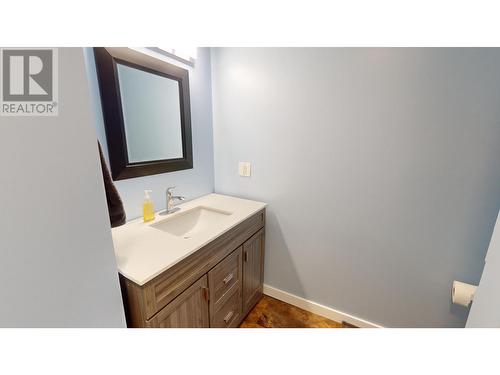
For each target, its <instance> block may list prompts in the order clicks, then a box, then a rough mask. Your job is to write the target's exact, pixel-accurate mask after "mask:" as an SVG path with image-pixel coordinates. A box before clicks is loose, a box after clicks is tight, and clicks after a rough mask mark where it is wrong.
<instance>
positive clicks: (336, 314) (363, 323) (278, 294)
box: [264, 284, 383, 328]
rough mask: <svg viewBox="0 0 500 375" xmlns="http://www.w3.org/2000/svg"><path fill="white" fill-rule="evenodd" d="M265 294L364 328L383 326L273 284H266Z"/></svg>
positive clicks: (337, 320)
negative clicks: (274, 286) (278, 287)
mask: <svg viewBox="0 0 500 375" xmlns="http://www.w3.org/2000/svg"><path fill="white" fill-rule="evenodd" d="M264 294H266V295H268V296H270V297H273V298H276V299H279V300H280V301H283V302H286V303H289V304H290V305H294V306H297V307H299V308H301V309H303V310H306V311H309V312H312V313H314V314H318V315H321V316H324V317H325V318H328V319H331V320H335V321H336V322H339V323H341V322H342V321H345V322H347V323H351V324H354V325H355V326H357V327H362V328H383V327H382V326H381V325H379V324H376V323H373V322H369V321H367V320H364V319H361V318H357V317H355V316H353V315H350V314H346V313H344V312H342V311H339V310H335V309H332V308H331V307H328V306H324V305H320V304H319V303H316V302H313V301H309V300H307V299H305V298H302V297H298V296H296V295H294V294H291V293H288V292H285V291H283V290H281V289H277V288H273V287H272V286H269V285H266V284H264Z"/></svg>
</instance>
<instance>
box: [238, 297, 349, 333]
mask: <svg viewBox="0 0 500 375" xmlns="http://www.w3.org/2000/svg"><path fill="white" fill-rule="evenodd" d="M240 328H342V324H341V323H337V322H335V321H333V320H330V319H327V318H323V317H322V316H320V315H316V314H313V313H311V312H309V311H305V310H302V309H300V308H298V307H296V306H293V305H290V304H288V303H286V302H283V301H280V300H277V299H275V298H272V297H269V296H266V295H264V296H263V297H262V298H261V300H260V301H259V303H257V305H256V306H255V307H254V308H253V310H252V311H250V313H249V314H248V316H247V317H246V318H245V320H244V321H243V323H241V325H240Z"/></svg>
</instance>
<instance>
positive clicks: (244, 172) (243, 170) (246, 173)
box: [238, 161, 252, 177]
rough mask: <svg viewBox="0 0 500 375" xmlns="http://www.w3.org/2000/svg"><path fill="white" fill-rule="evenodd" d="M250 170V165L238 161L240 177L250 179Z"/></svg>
mask: <svg viewBox="0 0 500 375" xmlns="http://www.w3.org/2000/svg"><path fill="white" fill-rule="evenodd" d="M251 168H252V165H251V164H250V163H249V162H247V161H240V163H239V166H238V170H239V174H240V176H243V177H250V175H251V174H252V171H251Z"/></svg>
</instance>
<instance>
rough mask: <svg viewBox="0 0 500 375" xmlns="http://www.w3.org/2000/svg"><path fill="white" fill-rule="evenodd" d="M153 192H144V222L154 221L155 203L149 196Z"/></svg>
mask: <svg viewBox="0 0 500 375" xmlns="http://www.w3.org/2000/svg"><path fill="white" fill-rule="evenodd" d="M151 192H152V190H144V203H143V204H142V216H143V217H144V222H146V221H151V220H154V218H155V210H154V207H153V201H152V200H151V197H150V196H149V193H151Z"/></svg>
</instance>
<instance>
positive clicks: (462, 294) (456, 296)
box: [451, 280, 477, 307]
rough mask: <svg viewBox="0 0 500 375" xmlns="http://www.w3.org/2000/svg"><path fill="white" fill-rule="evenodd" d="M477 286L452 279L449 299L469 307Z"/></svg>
mask: <svg viewBox="0 0 500 375" xmlns="http://www.w3.org/2000/svg"><path fill="white" fill-rule="evenodd" d="M476 290H477V286H476V285H472V284H467V283H463V282H461V281H457V280H453V285H452V287H451V301H452V302H453V303H454V304H457V305H461V306H465V307H469V305H470V304H471V303H472V301H473V300H474V296H475V294H476Z"/></svg>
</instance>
